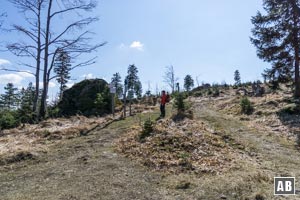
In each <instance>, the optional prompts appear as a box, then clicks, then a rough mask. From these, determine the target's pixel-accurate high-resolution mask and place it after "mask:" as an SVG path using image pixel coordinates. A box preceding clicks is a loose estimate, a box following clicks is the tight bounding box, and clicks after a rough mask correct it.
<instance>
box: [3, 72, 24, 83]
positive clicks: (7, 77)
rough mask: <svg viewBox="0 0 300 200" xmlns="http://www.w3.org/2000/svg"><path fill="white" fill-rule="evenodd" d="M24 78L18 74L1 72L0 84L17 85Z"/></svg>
mask: <svg viewBox="0 0 300 200" xmlns="http://www.w3.org/2000/svg"><path fill="white" fill-rule="evenodd" d="M24 79H25V78H24V77H23V76H21V75H19V74H1V75H0V84H7V83H13V84H15V85H19V84H21V82H22V81H23V80H24Z"/></svg>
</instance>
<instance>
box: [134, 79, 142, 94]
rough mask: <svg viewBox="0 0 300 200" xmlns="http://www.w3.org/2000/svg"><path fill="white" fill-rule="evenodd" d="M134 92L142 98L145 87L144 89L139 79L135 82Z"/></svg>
mask: <svg viewBox="0 0 300 200" xmlns="http://www.w3.org/2000/svg"><path fill="white" fill-rule="evenodd" d="M134 92H135V95H136V96H137V98H141V97H142V93H143V89H142V83H141V81H139V80H138V81H137V82H136V83H135V86H134Z"/></svg>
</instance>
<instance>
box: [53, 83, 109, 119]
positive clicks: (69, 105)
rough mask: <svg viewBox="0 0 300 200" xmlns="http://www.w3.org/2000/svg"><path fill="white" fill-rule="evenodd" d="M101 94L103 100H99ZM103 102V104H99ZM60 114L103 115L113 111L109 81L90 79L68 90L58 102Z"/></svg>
mask: <svg viewBox="0 0 300 200" xmlns="http://www.w3.org/2000/svg"><path fill="white" fill-rule="evenodd" d="M99 96H101V101H100V100H99ZM99 104H101V105H99ZM58 107H59V110H60V114H62V115H64V116H70V115H75V114H83V115H85V116H90V115H103V114H107V113H110V112H111V96H110V93H109V87H108V83H107V82H106V81H105V80H102V79H89V80H84V81H81V82H79V83H77V84H75V85H74V86H73V87H72V88H70V89H68V90H66V91H65V92H64V94H63V98H62V100H61V101H60V103H59V104H58Z"/></svg>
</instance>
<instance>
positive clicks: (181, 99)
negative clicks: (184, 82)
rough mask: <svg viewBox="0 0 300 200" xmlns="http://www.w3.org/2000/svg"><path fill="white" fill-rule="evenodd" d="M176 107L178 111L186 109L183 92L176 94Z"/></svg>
mask: <svg viewBox="0 0 300 200" xmlns="http://www.w3.org/2000/svg"><path fill="white" fill-rule="evenodd" d="M174 107H175V108H176V109H177V112H178V113H180V112H184V111H185V104H184V96H183V95H182V93H178V94H176V95H175V101H174Z"/></svg>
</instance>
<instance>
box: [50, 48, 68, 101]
mask: <svg viewBox="0 0 300 200" xmlns="http://www.w3.org/2000/svg"><path fill="white" fill-rule="evenodd" d="M70 71H71V57H70V56H69V55H68V53H67V52H66V51H64V50H59V53H58V56H57V57H56V59H55V62H54V72H55V73H56V80H57V82H58V83H59V98H60V100H61V99H62V95H63V92H64V91H65V89H66V88H67V86H66V84H67V83H68V81H69V79H70Z"/></svg>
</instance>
